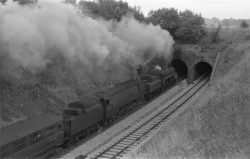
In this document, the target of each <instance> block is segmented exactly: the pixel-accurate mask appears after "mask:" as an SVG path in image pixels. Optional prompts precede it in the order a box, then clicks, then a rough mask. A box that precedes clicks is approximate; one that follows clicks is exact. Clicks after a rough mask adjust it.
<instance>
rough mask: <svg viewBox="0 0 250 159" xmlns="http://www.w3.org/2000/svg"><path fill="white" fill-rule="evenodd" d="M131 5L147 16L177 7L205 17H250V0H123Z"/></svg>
mask: <svg viewBox="0 0 250 159" xmlns="http://www.w3.org/2000/svg"><path fill="white" fill-rule="evenodd" d="M123 1H127V2H128V4H129V5H130V6H134V5H138V6H141V9H142V11H143V13H144V15H145V16H147V15H148V12H149V11H150V10H151V9H154V10H155V9H159V8H163V7H165V8H171V7H173V8H175V9H178V10H179V11H183V10H185V9H189V10H192V11H193V12H195V13H201V14H202V16H203V17H204V18H213V17H217V18H219V19H220V20H222V19H229V18H235V19H250V0H123Z"/></svg>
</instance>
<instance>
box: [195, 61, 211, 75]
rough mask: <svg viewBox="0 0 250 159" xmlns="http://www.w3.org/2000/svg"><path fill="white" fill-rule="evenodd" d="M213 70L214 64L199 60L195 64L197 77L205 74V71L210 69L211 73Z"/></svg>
mask: <svg viewBox="0 0 250 159" xmlns="http://www.w3.org/2000/svg"><path fill="white" fill-rule="evenodd" d="M212 70H213V68H212V66H211V65H210V64H209V63H207V62H203V61H202V62H198V63H196V64H195V65H194V74H195V78H194V79H197V78H198V77H200V76H201V75H202V74H204V73H205V72H207V71H209V73H211V72H212Z"/></svg>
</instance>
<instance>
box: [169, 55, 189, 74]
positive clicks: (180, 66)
mask: <svg viewBox="0 0 250 159" xmlns="http://www.w3.org/2000/svg"><path fill="white" fill-rule="evenodd" d="M171 65H172V66H173V67H174V68H175V71H176V72H177V75H178V77H180V76H185V77H187V75H188V67H187V64H186V63H185V62H184V61H182V60H180V59H174V60H172V61H171Z"/></svg>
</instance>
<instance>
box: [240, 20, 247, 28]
mask: <svg viewBox="0 0 250 159" xmlns="http://www.w3.org/2000/svg"><path fill="white" fill-rule="evenodd" d="M240 27H241V28H248V27H249V24H248V23H247V22H246V21H245V20H243V21H241V23H240Z"/></svg>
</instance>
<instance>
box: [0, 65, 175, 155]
mask: <svg viewBox="0 0 250 159" xmlns="http://www.w3.org/2000/svg"><path fill="white" fill-rule="evenodd" d="M176 79H177V73H176V71H175V69H174V68H173V67H171V66H169V67H167V68H165V69H163V70H153V71H149V73H147V74H144V75H142V76H141V78H140V79H137V80H129V81H126V82H123V83H121V84H119V85H117V86H114V87H111V88H109V89H107V90H105V91H99V92H96V93H95V94H94V95H92V96H87V97H84V98H83V99H81V100H79V101H77V102H72V103H70V104H68V108H66V109H64V110H63V118H61V117H60V116H56V115H51V114H46V115H43V116H40V117H35V118H30V119H27V120H24V121H21V122H18V123H15V124H13V125H10V126H7V127H5V128H2V129H1V131H0V139H1V140H0V141H1V143H0V146H1V147H0V157H1V158H36V157H37V156H40V155H41V154H43V153H44V152H47V151H48V150H49V149H51V148H53V147H56V146H62V145H63V144H67V143H68V142H71V141H73V140H79V139H81V138H83V137H85V136H86V135H88V134H89V133H91V132H92V131H94V130H96V129H98V128H99V127H102V126H106V125H108V124H109V123H111V122H112V121H114V120H115V119H117V118H119V117H120V116H122V115H123V114H126V113H127V112H128V111H130V110H131V109H133V108H135V107H136V106H138V105H141V104H142V103H143V102H144V101H147V100H149V99H151V98H152V97H154V96H155V95H157V94H159V93H161V92H162V91H163V90H164V89H166V88H168V87H169V86H171V85H173V84H174V83H175V82H176Z"/></svg>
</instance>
